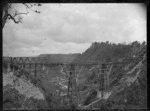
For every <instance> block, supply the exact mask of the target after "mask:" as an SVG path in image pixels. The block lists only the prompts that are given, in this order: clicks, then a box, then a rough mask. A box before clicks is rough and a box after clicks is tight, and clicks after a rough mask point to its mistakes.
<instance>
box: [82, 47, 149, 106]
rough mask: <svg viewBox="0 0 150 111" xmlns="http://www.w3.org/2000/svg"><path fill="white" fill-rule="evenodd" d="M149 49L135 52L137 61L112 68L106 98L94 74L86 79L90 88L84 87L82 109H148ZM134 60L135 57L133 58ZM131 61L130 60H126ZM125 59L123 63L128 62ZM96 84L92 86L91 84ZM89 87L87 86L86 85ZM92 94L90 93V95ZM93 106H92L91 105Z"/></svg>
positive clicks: (105, 93)
mask: <svg viewBox="0 0 150 111" xmlns="http://www.w3.org/2000/svg"><path fill="white" fill-rule="evenodd" d="M146 52H147V48H146V46H144V47H142V48H141V49H139V50H137V51H136V52H134V54H135V56H136V57H137V60H136V61H131V60H130V61H129V62H128V63H127V64H125V65H122V66H120V67H114V66H113V68H112V70H111V72H110V74H109V84H108V86H109V87H108V89H107V91H105V92H104V97H101V90H98V86H99V85H98V82H96V81H97V78H98V76H97V75H95V74H94V73H93V74H92V75H91V76H90V77H88V79H86V81H85V82H87V81H88V82H87V84H88V87H84V84H83V89H82V91H84V94H83V96H84V99H83V101H82V104H83V105H84V107H83V106H82V108H88V109H89V108H90V107H91V106H92V105H93V107H94V108H102V107H103V108H106V109H146V108H147V99H146V98H147V54H146ZM133 58H134V57H133ZM126 59H130V58H126ZM126 59H123V60H122V61H123V62H124V61H126ZM90 81H91V82H92V83H94V84H91V82H90ZM85 86H87V85H85ZM89 92H90V93H89ZM91 104H92V105H91Z"/></svg>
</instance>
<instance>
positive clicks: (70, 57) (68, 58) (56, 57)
mask: <svg viewBox="0 0 150 111" xmlns="http://www.w3.org/2000/svg"><path fill="white" fill-rule="evenodd" d="M79 55H80V54H79V53H75V54H40V55H39V57H45V59H46V60H47V61H48V62H49V63H55V62H63V63H70V62H72V61H74V59H75V58H76V57H78V56H79Z"/></svg>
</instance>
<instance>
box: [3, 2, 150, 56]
mask: <svg viewBox="0 0 150 111" xmlns="http://www.w3.org/2000/svg"><path fill="white" fill-rule="evenodd" d="M13 6H14V9H15V8H16V9H17V10H19V11H22V12H24V11H25V7H24V6H23V5H22V4H13ZM35 8H36V7H35ZM36 9H37V10H39V11H41V13H40V14H37V13H34V12H30V13H29V14H28V15H22V18H23V19H22V23H19V24H15V23H14V22H13V21H12V20H9V21H7V23H6V24H5V26H4V28H3V56H12V57H18V56H19V57H24V56H36V55H39V54H58V53H62V54H68V53H83V52H84V51H85V50H86V49H88V48H89V47H90V45H91V44H92V42H105V41H110V42H112V43H123V42H126V43H131V42H133V41H135V40H137V41H139V42H143V41H146V36H147V29H146V24H147V20H146V18H147V17H146V9H145V8H144V7H143V5H142V4H139V3H135V4H131V3H96V4H94V3H91V4H86V3H80V4H77V3H76V4H73V3H72V4H66V3H65V4H63V3H60V4H54V3H53V4H42V6H41V7H37V8H36Z"/></svg>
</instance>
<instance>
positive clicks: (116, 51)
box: [74, 41, 145, 63]
mask: <svg viewBox="0 0 150 111" xmlns="http://www.w3.org/2000/svg"><path fill="white" fill-rule="evenodd" d="M144 44H145V43H144V42H143V43H142V44H140V43H139V42H137V41H135V42H132V43H130V44H125V43H119V44H114V43H109V42H108V41H107V42H106V43H105V42H101V43H99V42H94V43H92V44H91V46H90V47H89V48H88V49H87V50H86V51H85V52H83V53H82V54H81V55H80V56H78V57H77V58H76V59H75V60H74V61H75V62H82V63H85V62H96V61H100V62H104V61H107V62H110V61H120V60H122V59H123V58H126V57H130V56H133V55H134V54H135V52H137V51H138V50H139V49H140V48H141V47H143V46H144Z"/></svg>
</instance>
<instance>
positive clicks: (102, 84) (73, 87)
mask: <svg viewBox="0 0 150 111" xmlns="http://www.w3.org/2000/svg"><path fill="white" fill-rule="evenodd" d="M4 60H6V61H7V62H8V63H9V64H10V66H11V68H13V69H20V70H22V71H24V72H25V68H26V67H27V66H28V71H26V72H28V74H30V73H31V67H32V66H33V67H34V73H35V78H36V77H37V72H38V71H39V69H42V68H43V67H54V66H60V65H67V66H69V70H70V71H69V80H68V91H67V92H68V93H67V95H68V97H69V100H70V102H71V103H72V102H73V101H74V100H75V99H74V97H76V96H78V87H77V84H76V75H75V66H95V65H99V66H100V69H99V71H98V72H99V90H101V91H102V96H103V91H105V90H107V88H108V81H109V80H108V75H109V73H110V69H108V66H112V65H113V66H122V65H124V64H127V63H128V62H131V60H132V61H137V58H130V59H126V60H125V62H109V63H108V62H105V63H104V62H103V63H100V62H88V63H79V62H78V63H77V62H72V63H58V62H57V63H54V62H53V63H49V62H48V61H47V60H45V59H44V58H43V57H3V63H4ZM38 67H39V68H38ZM32 69H33V68H32ZM77 98H78V97H77ZM77 104H78V103H77Z"/></svg>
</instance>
